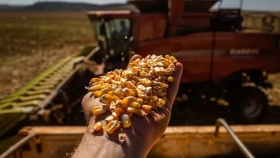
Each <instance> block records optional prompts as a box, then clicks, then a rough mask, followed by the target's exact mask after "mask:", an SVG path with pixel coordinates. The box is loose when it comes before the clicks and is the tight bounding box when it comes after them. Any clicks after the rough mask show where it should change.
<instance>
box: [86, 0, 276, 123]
mask: <svg viewBox="0 0 280 158" xmlns="http://www.w3.org/2000/svg"><path fill="white" fill-rule="evenodd" d="M216 2H217V0H207V1H206V0H205V1H204V0H192V1H184V0H171V1H167V0H153V1H147V0H128V3H132V4H134V5H135V6H136V7H137V8H138V9H139V10H136V11H129V10H122V11H90V12H88V17H89V18H90V20H91V21H92V23H93V24H94V28H95V35H96V37H97V39H98V40H99V46H100V49H99V52H98V53H99V54H102V55H103V57H104V58H105V59H106V70H105V71H109V70H112V69H115V68H117V67H119V68H123V67H124V66H125V65H127V62H128V60H129V58H130V57H131V56H132V55H133V54H134V53H137V54H140V55H141V56H147V55H148V54H157V55H159V54H161V55H165V54H169V55H173V56H175V57H176V58H177V59H178V60H179V61H180V62H181V63H182V64H183V66H184V71H183V75H182V79H181V86H180V90H179V95H180V94H187V96H188V98H189V99H190V100H191V99H194V100H197V99H200V98H201V96H202V98H203V99H210V98H215V99H216V100H218V99H220V98H223V99H225V100H226V101H227V103H226V105H229V110H230V113H229V114H230V115H231V117H232V118H233V119H234V120H235V122H237V123H254V122H257V121H258V120H259V119H261V118H262V116H263V114H265V113H266V110H267V106H268V103H267V102H268V101H267V97H266V95H265V94H264V93H263V92H262V91H261V88H269V87H271V85H270V84H269V83H267V82H266V79H267V74H268V73H277V72H280V35H279V34H272V33H271V31H273V30H271V28H268V27H263V30H261V31H258V32H248V31H245V30H244V28H243V27H242V21H243V17H242V15H241V9H240V8H239V9H218V10H216V11H212V12H211V11H209V10H210V7H211V6H213V4H214V3H216ZM240 2H242V1H240ZM241 5H242V3H241ZM248 83H250V84H248ZM251 83H253V85H254V86H248V85H252V84H251Z"/></svg>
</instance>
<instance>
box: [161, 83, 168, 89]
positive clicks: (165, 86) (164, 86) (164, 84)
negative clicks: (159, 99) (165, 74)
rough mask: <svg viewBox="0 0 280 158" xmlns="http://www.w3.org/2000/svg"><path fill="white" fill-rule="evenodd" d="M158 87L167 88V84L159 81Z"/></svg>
mask: <svg viewBox="0 0 280 158" xmlns="http://www.w3.org/2000/svg"><path fill="white" fill-rule="evenodd" d="M159 88H162V89H165V88H168V84H166V83H162V82H160V83H159Z"/></svg>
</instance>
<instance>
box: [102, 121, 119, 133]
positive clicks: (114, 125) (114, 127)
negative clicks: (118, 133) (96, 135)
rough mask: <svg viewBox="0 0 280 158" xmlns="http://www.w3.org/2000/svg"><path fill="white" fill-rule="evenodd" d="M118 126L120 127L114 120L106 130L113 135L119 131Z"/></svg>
mask: <svg viewBox="0 0 280 158" xmlns="http://www.w3.org/2000/svg"><path fill="white" fill-rule="evenodd" d="M117 126H118V120H113V121H111V122H109V123H108V124H107V125H106V126H105V128H104V130H105V131H106V132H107V133H108V134H113V133H114V131H115V130H116V129H117Z"/></svg>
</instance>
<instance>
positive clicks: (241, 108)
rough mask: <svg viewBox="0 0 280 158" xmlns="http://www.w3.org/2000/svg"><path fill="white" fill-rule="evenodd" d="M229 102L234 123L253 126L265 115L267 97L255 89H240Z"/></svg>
mask: <svg viewBox="0 0 280 158" xmlns="http://www.w3.org/2000/svg"><path fill="white" fill-rule="evenodd" d="M233 96H234V97H233V98H232V101H231V102H230V109H231V110H232V116H233V119H234V122H236V123H245V124H254V123H260V121H261V119H262V118H263V117H264V115H265V114H266V113H267V109H268V99H267V96H266V95H265V94H264V93H263V92H262V91H261V90H260V89H259V88H257V87H242V88H241V89H240V91H236V93H235V94H234V95H233Z"/></svg>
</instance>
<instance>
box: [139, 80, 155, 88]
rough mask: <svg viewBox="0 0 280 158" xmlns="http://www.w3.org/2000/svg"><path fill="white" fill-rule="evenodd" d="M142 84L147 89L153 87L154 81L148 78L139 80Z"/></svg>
mask: <svg viewBox="0 0 280 158" xmlns="http://www.w3.org/2000/svg"><path fill="white" fill-rule="evenodd" d="M139 81H140V83H142V84H143V85H144V86H145V87H149V86H151V85H152V83H153V82H152V81H151V80H149V79H147V78H140V79H139Z"/></svg>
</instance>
